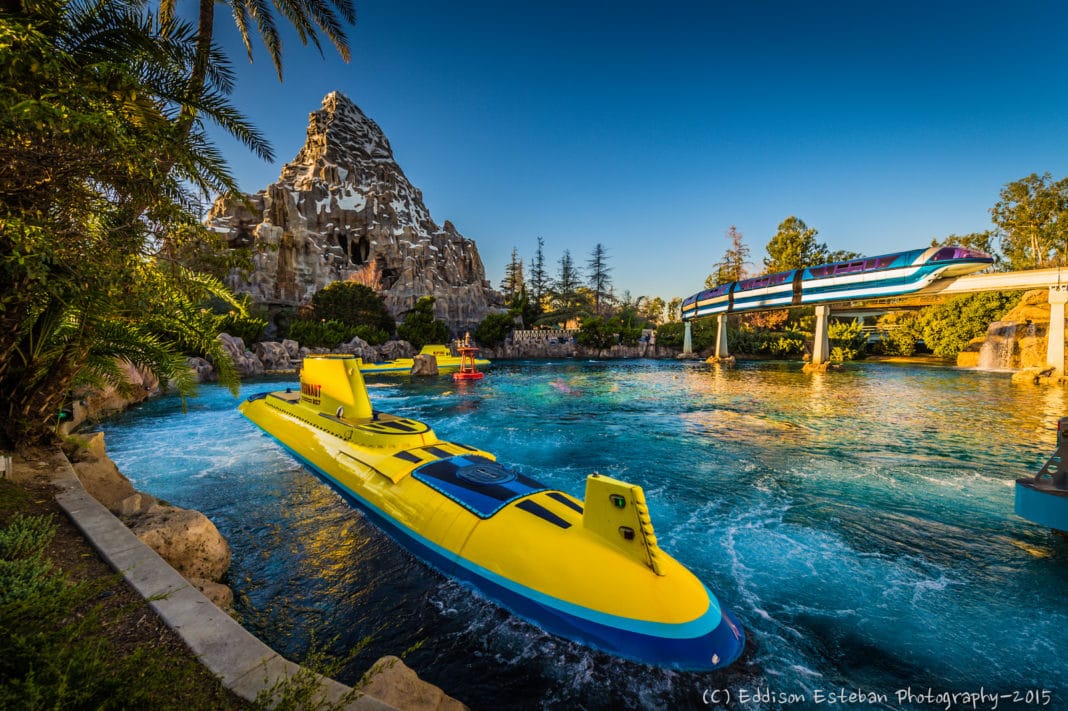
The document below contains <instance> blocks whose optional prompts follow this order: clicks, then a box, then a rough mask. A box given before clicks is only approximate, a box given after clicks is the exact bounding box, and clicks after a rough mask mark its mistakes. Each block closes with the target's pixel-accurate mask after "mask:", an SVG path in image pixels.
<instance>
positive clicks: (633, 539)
mask: <svg viewBox="0 0 1068 711" xmlns="http://www.w3.org/2000/svg"><path fill="white" fill-rule="evenodd" d="M240 410H241V412H242V414H244V415H245V416H246V417H248V418H249V419H250V420H252V422H254V423H255V424H256V425H258V426H259V427H261V428H262V429H263V430H264V431H265V432H267V434H269V435H271V436H272V437H274V438H275V439H276V440H278V442H280V443H281V444H282V445H283V446H284V447H286V448H287V449H288V450H290V451H291V452H292V453H293V454H294V455H295V456H296V457H297V458H298V459H299V460H300V461H302V462H303V463H304V464H305V465H307V466H308V467H309V468H310V469H311V470H312V471H313V472H315V473H316V474H317V475H318V476H319V477H321V478H322V479H324V480H325V481H326V482H327V483H328V484H330V485H331V486H333V487H334V488H335V489H337V490H338V491H339V492H340V493H341V494H342V495H343V496H344V497H345V498H346V499H348V500H349V501H350V503H352V504H354V505H356V506H357V507H358V508H359V509H361V510H362V511H364V512H365V513H366V514H367V515H368V516H369V517H370V518H371V520H373V521H374V522H375V523H376V524H377V525H379V526H380V527H381V528H382V529H383V530H385V531H386V532H387V533H388V534H390V536H391V537H392V538H394V539H395V540H396V541H397V542H398V543H400V544H402V545H403V546H404V547H405V548H407V549H408V550H409V551H411V552H412V553H413V554H415V555H416V556H417V557H419V558H421V559H422V560H424V561H425V562H427V563H428V564H430V565H432V566H434V567H435V568H437V569H438V570H439V571H440V572H442V573H444V574H445V575H448V576H451V577H453V578H456V579H458V580H459V581H461V582H463V583H466V584H470V585H472V586H473V587H475V588H476V589H478V590H479V591H481V592H482V593H483V594H484V595H485V596H486V597H488V598H490V599H491V600H493V601H495V602H497V603H498V604H500V605H502V606H503V607H505V608H507V609H508V610H510V611H512V612H513V613H514V614H516V615H518V616H520V617H522V618H524V619H527V620H529V621H530V622H532V623H534V624H535V625H537V626H539V627H541V628H542V629H544V630H546V631H547V632H549V633H551V634H555V635H558V636H560V637H564V638H567V639H570V640H573V641H576V642H579V643H581V644H585V645H587V646H590V647H593V648H596V649H600V650H602V651H605V652H608V653H609V654H613V655H616V656H619V657H623V658H626V659H631V660H635V661H638V662H643V663H646V664H651V665H656V666H662V667H667V668H673V669H681V670H694V671H704V670H711V669H716V668H720V667H724V666H726V665H728V664H730V663H731V662H733V661H734V660H735V659H737V658H738V656H739V655H740V654H741V652H742V649H743V647H744V644H745V633H744V632H743V630H742V627H741V625H740V624H739V623H738V620H737V619H736V618H735V617H734V615H733V614H731V613H730V612H729V611H728V610H727V609H726V608H724V607H722V606H721V605H720V604H719V601H718V600H717V599H716V597H715V595H713V594H712V593H711V592H710V591H709V590H708V588H707V587H705V585H704V584H703V583H702V582H701V581H700V580H698V579H697V577H696V576H694V574H693V573H691V572H690V571H689V570H688V569H686V568H685V567H683V566H682V565H681V564H680V563H679V562H678V561H676V560H675V559H674V558H672V557H671V556H669V555H668V554H667V553H665V552H664V551H663V550H661V549H660V547H659V546H658V545H657V541H656V535H655V534H654V532H653V526H652V522H651V521H650V518H649V510H648V507H647V506H646V503H645V497H644V494H643V493H642V489H641V487H639V486H634V485H631V484H627V483H625V482H622V481H618V480H615V479H612V478H609V477H605V476H599V475H597V474H591V475H590V476H589V477H588V478H587V479H586V496H585V501H580V500H578V499H576V498H574V497H572V496H569V495H568V494H566V493H564V492H562V491H556V490H553V489H550V488H548V487H546V486H544V485H543V484H541V483H539V482H537V481H535V480H533V479H531V478H529V477H526V476H524V475H523V474H520V473H519V472H517V471H515V470H512V469H509V468H507V467H504V466H502V465H501V464H500V463H498V462H497V461H496V457H494V456H493V455H492V454H490V453H489V452H485V451H482V450H480V449H477V448H475V447H471V446H468V445H465V444H459V443H455V442H445V441H442V440H440V439H438V438H437V436H436V435H435V434H434V431H433V430H432V429H431V428H430V427H429V426H427V425H426V424H424V423H422V422H418V421H416V420H412V419H409V418H406V417H396V416H393V415H388V414H385V413H381V412H377V411H376V410H374V409H373V408H372V406H371V402H370V400H369V399H368V396H367V389H366V387H365V386H364V383H363V377H362V376H361V375H360V370H359V366H358V360H357V359H356V358H353V357H352V356H342V355H319V356H312V355H309V356H307V357H306V358H305V359H304V366H303V368H302V369H301V373H300V390H299V391H294V390H292V389H286V390H285V391H281V392H271V393H259V394H256V395H252V396H251V397H249V398H248V399H247V400H246V401H245V402H243V403H242V404H241V406H240Z"/></svg>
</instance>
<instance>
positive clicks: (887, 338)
mask: <svg viewBox="0 0 1068 711" xmlns="http://www.w3.org/2000/svg"><path fill="white" fill-rule="evenodd" d="M875 325H876V327H877V328H878V329H879V333H880V339H879V342H878V343H877V344H876V346H875V348H876V350H877V351H878V352H879V353H882V354H883V355H890V356H910V355H913V354H914V353H915V352H916V344H917V343H918V342H919V340H920V339H921V338H922V337H923V334H922V333H921V331H920V317H919V315H918V314H917V313H916V312H914V311H899V312H896V313H889V314H884V315H882V316H880V317H879V320H878V321H877V322H876V324H875Z"/></svg>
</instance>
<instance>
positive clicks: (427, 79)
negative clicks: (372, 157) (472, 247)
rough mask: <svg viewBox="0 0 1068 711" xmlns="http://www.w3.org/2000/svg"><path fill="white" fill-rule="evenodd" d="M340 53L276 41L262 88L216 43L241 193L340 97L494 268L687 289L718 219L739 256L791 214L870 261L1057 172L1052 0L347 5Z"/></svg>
mask: <svg viewBox="0 0 1068 711" xmlns="http://www.w3.org/2000/svg"><path fill="white" fill-rule="evenodd" d="M356 5H357V23H356V26H355V27H354V28H352V29H351V31H350V39H351V45H352V50H353V51H352V61H351V62H350V63H348V64H345V63H344V62H342V61H341V60H340V59H339V58H338V56H337V53H336V52H335V51H334V50H333V48H332V47H330V46H329V45H328V44H327V45H324V49H323V57H320V55H319V54H318V52H316V51H315V50H314V49H308V48H304V47H302V46H301V45H300V44H299V42H297V41H296V40H295V38H294V37H293V35H292V34H291V33H290V34H288V35H287V36H286V38H285V44H284V50H283V51H284V54H283V58H284V62H285V76H284V82H283V83H281V84H279V83H278V80H277V78H276V76H275V74H274V70H273V67H272V65H271V63H270V61H269V59H268V57H267V56H266V54H265V52H264V51H263V48H262V46H258V45H254V59H255V61H254V63H253V64H252V65H249V64H248V61H247V58H246V56H245V53H244V50H243V48H241V47H240V46H239V45H238V43H237V41H236V39H235V37H236V31H235V30H234V29H233V23H232V22H231V21H230V19H229V17H228V15H227V14H226V10H225V8H224V6H222V5H220V6H218V9H217V12H216V17H217V21H218V31H217V37H218V38H219V40H220V41H221V42H222V44H223V46H224V47H225V48H226V49H227V50H228V51H229V54H230V56H231V58H232V60H233V63H234V66H235V68H236V69H237V72H238V86H237V91H236V93H235V97H234V98H235V100H236V103H237V104H238V105H239V106H240V107H241V108H242V109H243V110H244V111H245V113H246V114H247V115H248V116H249V117H250V118H251V119H252V120H253V122H254V123H255V124H256V125H257V126H258V127H259V128H260V129H261V130H262V131H263V132H264V133H265V134H266V136H267V137H268V138H269V139H270V141H271V143H272V144H273V146H274V149H275V155H276V159H277V160H276V162H275V163H274V164H265V163H263V162H262V161H260V160H258V159H256V158H255V157H253V156H252V155H251V154H249V153H248V152H247V151H245V150H244V149H243V148H242V147H240V145H238V144H235V143H232V142H230V141H228V140H223V139H219V141H218V144H219V145H220V147H222V148H223V149H224V150H225V152H226V155H227V157H228V159H229V161H230V163H231V166H232V167H233V170H234V173H235V175H236V176H237V178H238V181H239V183H240V185H241V187H242V189H243V190H246V191H248V192H255V191H257V190H261V189H263V188H265V187H266V186H267V185H268V184H269V183H271V182H273V181H274V180H276V179H277V177H278V174H279V172H280V170H281V166H282V164H283V163H285V162H286V161H289V160H291V159H292V158H293V157H294V156H295V155H296V153H297V151H298V150H299V148H300V146H301V145H302V144H303V142H304V136H305V129H306V127H307V120H308V114H309V113H310V112H311V111H315V110H317V109H318V108H319V106H320V103H321V101H322V99H323V97H324V96H325V95H326V94H327V93H329V92H330V91H334V90H338V91H341V92H342V93H344V94H345V95H347V96H348V97H349V98H350V99H352V100H353V101H354V102H355V103H356V104H357V105H358V106H360V108H361V109H362V110H363V111H364V113H366V114H367V115H368V116H370V117H371V118H372V119H374V120H375V121H376V122H377V123H378V124H379V125H380V126H381V127H382V129H383V130H384V131H385V133H386V136H387V137H388V138H389V140H390V142H391V144H392V146H393V151H394V155H395V157H396V159H397V162H398V163H399V164H400V166H401V169H402V170H404V172H405V174H406V175H407V176H408V179H409V180H410V181H411V182H412V183H413V184H414V185H415V186H416V187H418V188H420V189H421V190H422V191H423V196H424V200H425V202H426V205H427V207H428V208H429V210H430V213H431V215H432V216H433V218H434V220H435V221H436V222H437V223H438V224H441V223H443V222H444V221H445V220H446V219H448V220H451V221H452V222H453V223H454V224H455V225H456V227H457V228H458V229H459V230H460V232H461V233H463V234H464V235H465V236H466V237H469V238H471V239H474V240H475V241H476V242H477V243H478V248H479V252H480V254H481V255H482V259H483V262H484V263H485V265H486V272H487V278H489V279H490V280H491V281H492V282H493V284H494V285H495V286H496V285H497V284H498V283H499V282H500V280H501V278H502V277H503V273H504V265H505V263H506V262H507V261H508V258H509V255H510V253H511V250H512V247H516V248H517V249H518V250H519V254H520V256H522V257H523V258H524V262H525V263H529V260H530V258H531V257H532V255H533V253H534V249H535V246H536V239H537V237H538V236H541V237H543V238H544V240H545V249H546V258H547V261H548V262H550V266H551V267H552V269H551V272H553V273H555V269H556V261H557V260H558V259H559V257H560V255H561V253H562V252H563V250H564V249H570V250H571V253H572V256H573V257H574V258H575V261H576V263H578V264H579V265H582V266H584V265H585V262H586V260H587V259H588V257H589V253H590V251H591V250H592V249H593V247H594V245H595V244H596V243H598V242H600V243H603V244H604V245H605V246H606V248H607V250H608V254H609V264H610V266H611V267H612V269H613V273H612V278H613V282H614V285H615V289H616V293H617V295H618V294H622V292H623V291H624V290H629V291H630V292H631V293H632V294H634V295H638V294H645V295H649V296H661V297H663V298H665V299H670V298H671V297H673V296H688V295H689V294H691V293H693V292H695V291H698V290H699V289H701V288H703V287H702V284H703V282H704V279H705V277H706V276H707V275H708V274H709V273H710V272H711V271H712V265H713V264H714V263H715V262H717V261H719V260H720V259H721V258H722V256H723V253H724V251H725V250H726V249H727V247H728V246H729V244H728V241H727V239H726V238H725V237H724V233H725V232H726V230H727V229H728V228H729V227H730V226H731V225H735V226H737V228H738V230H739V231H741V232H742V234H743V235H744V236H745V242H746V244H747V245H748V246H749V247H750V249H751V252H752V259H753V261H754V262H755V263H756V264H755V265H754V266H755V267H757V268H759V267H760V266H761V264H760V260H761V258H762V257H763V256H764V253H765V252H764V248H765V246H766V245H767V243H768V240H770V239H771V237H772V236H773V235H774V234H775V231H776V228H777V226H778V224H779V223H780V222H781V221H782V220H783V219H785V218H786V217H788V216H790V215H796V216H798V217H800V218H801V219H802V220H804V221H805V222H806V223H807V224H808V225H809V226H810V227H814V228H816V229H817V230H819V236H818V239H819V240H820V241H823V242H826V243H827V245H828V246H829V247H830V248H831V249H847V250H853V251H856V252H860V253H862V254H867V255H873V254H881V253H885V252H892V251H897V250H901V249H909V248H913V247H919V246H923V245H926V244H928V243H929V242H930V241H931V239H932V238H943V237H945V236H947V235H949V234H952V233H957V234H963V233H968V232H976V231H982V230H985V229H989V228H990V226H991V224H990V213H989V210H990V208H991V207H992V206H993V205H994V203H995V202H996V201H997V199H998V193H999V191H1000V189H1001V188H1002V187H1003V186H1004V185H1005V184H1006V183H1008V182H1011V181H1013V180H1016V179H1019V178H1022V177H1024V176H1026V175H1028V174H1030V173H1033V172H1037V173H1039V174H1041V173H1044V172H1047V171H1048V172H1050V173H1052V175H1053V177H1054V178H1062V177H1065V176H1066V175H1068V51H1066V47H1068V5H1066V4H1065V3H1063V2H1055V1H1050V2H1030V1H1028V0H1022V1H1021V2H1019V3H1005V2H987V1H985V0H974V1H972V2H957V1H949V0H926V1H923V2H912V1H909V0H903V1H901V0H899V1H892V2H891V1H887V0H883V1H879V2H873V1H866V0H852V1H843V2H820V1H818V0H813V1H811V2H802V1H801V0H795V1H792V2H791V1H785V0H763V1H762V0H754V1H751V2H746V1H743V0H737V1H735V2H719V1H715V0H707V1H704V2H699V1H693V2H683V1H676V2H669V3H662V4H655V3H650V2H647V1H646V2H634V1H632V0H614V1H612V2H608V1H607V0H606V1H604V2H582V1H581V0H575V1H573V2H563V1H557V0H544V1H542V2H519V1H518V0H515V1H513V0H497V1H491V0H479V1H475V0H453V1H451V2H446V1H445V0H356Z"/></svg>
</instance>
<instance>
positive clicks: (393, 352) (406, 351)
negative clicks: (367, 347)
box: [378, 341, 415, 360]
mask: <svg viewBox="0 0 1068 711" xmlns="http://www.w3.org/2000/svg"><path fill="white" fill-rule="evenodd" d="M378 353H379V355H381V357H382V360H397V359H398V358H411V357H412V356H413V355H415V348H413V347H412V344H411V343H408V341H386V342H385V343H383V344H382V345H380V346H379V347H378Z"/></svg>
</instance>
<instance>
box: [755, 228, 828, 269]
mask: <svg viewBox="0 0 1068 711" xmlns="http://www.w3.org/2000/svg"><path fill="white" fill-rule="evenodd" d="M817 234H818V232H817V231H816V230H815V228H812V227H809V226H808V225H806V224H805V222H804V220H801V219H799V218H797V217H794V216H792V215H791V216H790V217H787V218H786V219H785V220H783V221H782V222H781V223H780V224H779V231H778V232H776V233H775V236H774V237H772V238H771V241H770V242H768V246H767V252H768V256H767V257H765V259H764V268H765V269H766V270H767V272H768V273H772V272H785V271H788V270H790V269H800V268H802V267H810V266H813V265H815V264H823V263H825V262H826V261H827V245H825V244H823V243H821V242H817V241H816V235H817Z"/></svg>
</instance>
